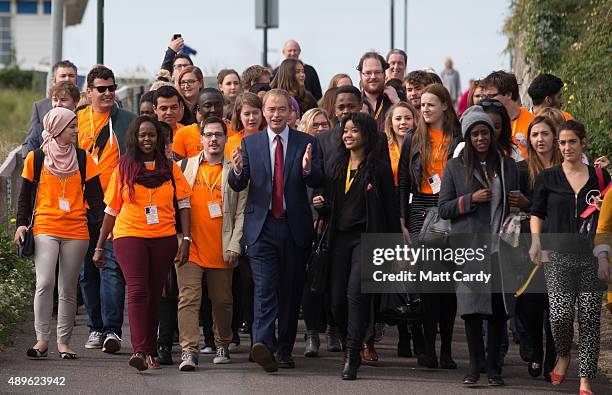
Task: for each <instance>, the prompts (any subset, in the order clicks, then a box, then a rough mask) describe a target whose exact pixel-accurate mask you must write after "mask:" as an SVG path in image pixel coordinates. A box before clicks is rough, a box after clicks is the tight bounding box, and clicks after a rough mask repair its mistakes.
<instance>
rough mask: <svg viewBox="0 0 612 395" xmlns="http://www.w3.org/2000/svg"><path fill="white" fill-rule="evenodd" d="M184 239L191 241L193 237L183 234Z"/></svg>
mask: <svg viewBox="0 0 612 395" xmlns="http://www.w3.org/2000/svg"><path fill="white" fill-rule="evenodd" d="M183 240H187V241H188V242H190V243H191V237H189V236H183Z"/></svg>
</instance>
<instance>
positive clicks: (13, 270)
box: [0, 227, 35, 349]
mask: <svg viewBox="0 0 612 395" xmlns="http://www.w3.org/2000/svg"><path fill="white" fill-rule="evenodd" d="M34 285H35V271H34V262H33V261H32V260H30V259H21V258H19V256H17V249H16V248H15V244H14V243H13V237H12V236H11V235H9V234H8V232H7V230H6V229H5V228H3V227H1V228H0V349H2V348H4V346H5V345H7V344H8V343H9V342H10V340H11V334H12V332H13V330H14V329H15V326H16V325H17V323H19V322H21V321H23V317H24V313H25V311H26V308H28V306H29V305H30V301H31V299H32V296H33V295H34Z"/></svg>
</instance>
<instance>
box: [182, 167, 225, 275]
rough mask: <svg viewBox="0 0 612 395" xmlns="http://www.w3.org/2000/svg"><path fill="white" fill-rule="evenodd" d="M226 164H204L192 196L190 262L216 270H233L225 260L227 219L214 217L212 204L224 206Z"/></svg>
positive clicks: (200, 169)
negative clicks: (224, 240) (224, 247)
mask: <svg viewBox="0 0 612 395" xmlns="http://www.w3.org/2000/svg"><path fill="white" fill-rule="evenodd" d="M222 173H223V165H222V164H216V165H211V164H208V163H207V162H205V161H202V163H201V164H200V168H199V170H198V174H197V176H196V179H195V182H194V184H193V193H192V195H191V238H192V239H193V242H192V243H191V246H190V247H189V260H190V261H192V262H194V263H197V264H198V265H200V266H203V267H208V268H213V269H230V268H231V266H229V265H227V264H225V262H224V261H223V239H222V237H223V234H222V231H223V217H222V216H220V217H215V218H211V216H210V211H209V203H210V202H216V203H217V204H218V205H219V206H218V207H219V209H220V210H222V207H223V202H222V200H223V194H222V191H221V185H222V184H223V180H222V179H221V177H222V176H221V175H222Z"/></svg>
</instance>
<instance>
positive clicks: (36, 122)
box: [21, 97, 51, 159]
mask: <svg viewBox="0 0 612 395" xmlns="http://www.w3.org/2000/svg"><path fill="white" fill-rule="evenodd" d="M49 111H51V98H50V97H47V98H45V99H42V100H39V101H37V102H35V103H34V105H32V115H31V116H30V124H29V125H28V134H27V137H26V139H25V141H24V143H23V148H22V150H21V155H22V156H23V158H24V159H25V157H26V156H28V152H30V151H34V150H35V149H38V148H40V145H41V144H42V131H43V119H44V118H45V115H47V113H48V112H49Z"/></svg>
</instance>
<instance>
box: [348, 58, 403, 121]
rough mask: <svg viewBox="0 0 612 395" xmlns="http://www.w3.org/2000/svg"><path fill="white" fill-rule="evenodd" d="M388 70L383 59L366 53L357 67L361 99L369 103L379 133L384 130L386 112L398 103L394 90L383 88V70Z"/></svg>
mask: <svg viewBox="0 0 612 395" xmlns="http://www.w3.org/2000/svg"><path fill="white" fill-rule="evenodd" d="M388 68H389V64H388V63H387V61H386V60H385V58H383V57H382V56H381V55H380V54H379V53H377V52H366V53H365V54H364V55H363V56H362V57H361V59H359V65H358V66H357V70H359V77H360V81H361V82H360V83H361V89H362V90H363V99H364V100H367V101H368V102H369V103H370V107H372V109H373V111H374V112H373V114H372V116H373V117H374V119H375V120H376V126H377V127H378V130H379V131H380V130H383V129H384V125H385V114H386V113H387V110H388V109H389V108H390V107H391V106H392V105H394V104H395V103H398V102H399V101H400V98H399V96H398V94H397V91H396V90H395V88H393V87H392V86H387V87H385V70H387V69H388Z"/></svg>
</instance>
